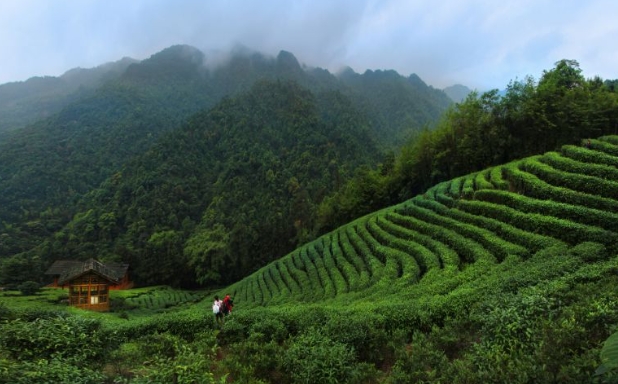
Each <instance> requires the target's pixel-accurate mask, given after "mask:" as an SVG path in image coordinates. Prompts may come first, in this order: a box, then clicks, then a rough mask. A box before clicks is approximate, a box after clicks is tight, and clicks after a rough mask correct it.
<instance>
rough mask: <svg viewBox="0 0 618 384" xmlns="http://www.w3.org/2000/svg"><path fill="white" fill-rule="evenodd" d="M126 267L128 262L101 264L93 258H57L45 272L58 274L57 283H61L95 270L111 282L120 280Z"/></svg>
mask: <svg viewBox="0 0 618 384" xmlns="http://www.w3.org/2000/svg"><path fill="white" fill-rule="evenodd" d="M128 269H129V264H122V263H108V264H103V263H101V262H100V261H98V260H95V259H89V260H86V261H76V260H57V261H56V262H54V264H52V265H51V267H49V269H47V271H46V272H45V274H47V275H56V276H58V284H63V283H65V282H67V281H69V280H72V279H75V278H76V277H79V276H81V275H83V274H85V273H88V272H95V273H96V274H98V275H100V276H101V277H103V278H105V279H107V280H109V281H111V282H113V283H118V282H120V280H122V278H123V277H124V275H125V274H126V273H127V271H128Z"/></svg>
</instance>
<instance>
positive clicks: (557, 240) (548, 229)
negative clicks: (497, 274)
mask: <svg viewBox="0 0 618 384" xmlns="http://www.w3.org/2000/svg"><path fill="white" fill-rule="evenodd" d="M584 242H594V243H597V244H598V245H599V247H604V248H605V250H606V253H607V254H608V255H615V254H616V253H617V251H618V136H606V137H602V138H599V139H597V140H591V141H590V145H589V146H588V145H586V146H581V147H578V146H564V147H563V148H562V149H561V151H560V152H559V153H558V152H549V153H546V154H544V155H541V156H535V157H530V158H526V159H523V160H520V161H515V162H512V163H509V164H506V165H504V166H498V167H494V168H491V169H487V170H484V171H481V172H478V173H474V174H470V175H467V176H464V177H460V178H456V179H453V180H451V181H448V182H444V183H441V184H438V185H436V186H435V187H433V188H431V189H429V190H428V191H427V192H426V193H425V194H423V195H419V196H416V197H414V198H413V199H411V200H408V201H406V202H403V203H401V204H399V205H396V206H393V207H390V208H387V209H384V210H381V211H378V212H375V213H373V214H370V215H368V216H365V217H363V218H360V219H358V220H356V221H354V222H352V223H349V224H347V225H345V226H343V227H341V228H339V229H337V230H335V231H333V232H331V233H329V234H327V235H324V236H322V237H320V238H318V239H316V240H315V241H313V242H311V243H309V244H307V245H305V246H303V247H301V248H299V249H297V250H296V251H294V252H292V253H291V254H288V255H286V256H285V257H283V258H281V259H279V260H277V261H276V262H273V263H271V264H269V265H268V266H266V267H264V268H262V269H261V270H259V271H257V272H256V273H254V274H253V275H251V276H249V277H247V278H245V279H244V280H241V281H240V282H238V283H236V284H234V285H233V286H232V287H230V288H229V289H230V290H231V291H232V292H234V295H235V299H236V301H237V302H239V303H240V302H242V303H243V304H244V305H248V306H252V305H260V306H263V305H269V304H278V303H285V302H293V301H302V302H312V301H320V300H325V299H330V298H335V297H338V296H340V295H344V294H349V293H355V292H357V293H358V292H363V291H366V290H367V289H369V288H371V290H372V291H374V292H381V291H384V290H389V291H391V292H392V291H396V290H399V289H403V288H405V287H408V286H410V285H411V284H419V283H422V282H423V278H424V277H425V276H426V275H427V273H429V272H430V271H432V270H436V271H438V272H439V271H444V270H450V271H451V272H453V271H458V270H462V269H464V268H466V266H467V265H470V264H471V263H485V264H487V265H493V264H499V263H501V262H503V261H504V260H505V259H507V258H509V259H511V260H512V259H513V258H516V259H520V260H525V259H527V258H529V257H531V256H532V255H533V254H535V253H536V252H539V251H541V250H543V249H547V248H549V247H555V246H563V247H564V246H566V247H570V246H575V245H577V244H580V243H584Z"/></svg>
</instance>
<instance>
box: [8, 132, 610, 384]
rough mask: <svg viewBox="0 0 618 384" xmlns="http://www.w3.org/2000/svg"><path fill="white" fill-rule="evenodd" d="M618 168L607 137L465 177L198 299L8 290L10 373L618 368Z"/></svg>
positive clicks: (261, 375) (403, 374)
mask: <svg viewBox="0 0 618 384" xmlns="http://www.w3.org/2000/svg"><path fill="white" fill-rule="evenodd" d="M617 170H618V136H604V137H600V138H598V139H591V140H589V141H588V140H584V141H583V142H582V143H581V145H580V146H573V145H565V146H563V147H562V148H561V150H560V152H547V153H545V154H543V155H539V156H533V157H528V158H525V159H522V160H518V161H514V162H511V163H508V164H505V165H501V166H496V167H492V168H488V169H486V170H483V171H480V172H475V173H471V174H468V175H466V176H462V177H459V178H455V179H452V180H450V181H447V182H443V183H440V184H438V185H435V186H434V187H432V188H430V189H428V190H427V191H426V192H425V193H423V194H421V195H418V196H415V197H414V198H412V199H409V200H407V201H404V202H402V203H401V204H398V205H395V206H392V207H389V208H387V209H383V210H380V211H377V212H374V213H372V214H370V215H367V216H365V217H362V218H359V219H357V220H355V221H353V222H351V223H349V224H347V225H344V226H342V227H340V228H338V229H337V230H335V231H333V232H330V233H328V234H326V235H324V236H322V237H320V238H318V239H316V240H315V241H312V242H310V243H308V244H306V245H304V246H302V247H300V248H298V249H296V250H294V251H293V252H291V253H289V254H287V255H286V256H284V257H282V258H280V259H278V260H276V261H274V262H272V263H270V264H268V265H266V266H265V267H263V268H262V269H260V270H258V271H257V272H255V273H253V274H251V275H250V276H248V277H246V278H244V279H242V280H240V281H239V282H237V283H235V284H233V285H231V286H229V287H227V288H224V289H221V290H219V292H210V293H209V294H207V297H206V298H205V299H204V300H203V301H201V302H200V303H198V304H195V305H191V304H190V302H191V300H195V299H196V297H200V296H202V295H204V294H206V293H205V292H201V293H196V292H193V293H188V294H182V293H179V292H177V291H173V290H168V289H165V288H160V287H157V288H156V289H152V290H151V289H148V290H139V291H136V292H135V293H133V294H132V293H130V291H127V292H126V293H123V295H122V296H120V295H116V296H112V306H113V307H115V308H116V309H115V310H114V311H115V312H111V313H107V314H94V313H86V312H74V311H73V312H70V313H68V314H67V313H64V314H61V312H49V311H43V310H42V309H36V310H33V309H25V308H19V307H11V301H10V299H9V300H7V299H6V298H3V300H2V301H0V319H2V320H4V321H3V322H2V323H0V328H1V329H0V330H1V331H2V332H0V345H1V346H2V347H3V349H0V351H4V352H0V362H1V363H2V367H3V370H0V379H2V380H5V381H7V380H8V381H10V382H17V383H31V382H43V380H51V379H53V380H57V381H62V380H69V381H74V380H81V381H77V382H84V383H100V382H125V383H146V382H161V383H167V382H186V383H216V382H251V383H308V382H310V383H335V382H346V383H408V382H424V383H447V382H448V383H461V384H463V383H521V384H524V383H530V384H531V383H573V384H575V383H577V384H581V383H614V382H616V380H617V379H618V376H617V375H618V372H617V371H616V370H615V367H616V364H617V363H618V357H617V356H616V354H615V353H614V352H613V349H612V345H613V344H611V340H613V339H610V344H608V348H606V349H604V350H603V353H602V352H601V350H602V347H603V343H604V341H605V340H606V339H608V337H609V336H610V335H611V334H612V333H614V332H615V331H616V330H617V328H618V292H617V291H616V286H618V285H617V284H618V274H617V272H618V220H617V219H618V193H617V192H616V191H618V189H617V188H616V187H617V186H618V171H617ZM225 293H231V294H232V295H233V297H234V303H235V306H234V309H233V312H232V314H231V315H229V316H228V317H227V318H226V319H225V324H224V325H223V326H222V327H221V328H219V327H218V326H217V325H216V324H215V321H214V318H213V315H212V313H211V309H210V306H211V303H212V298H211V297H208V296H214V295H215V294H218V295H219V296H222V295H224V294H225ZM121 297H124V299H122V300H121ZM19 302H20V303H22V302H23V300H21V301H19ZM48 306H49V304H47V306H45V308H48ZM65 310H66V309H65ZM85 338H87V339H88V340H89V342H88V343H87V344H84V343H83V342H78V340H84V339H85ZM614 339H615V337H614ZM614 344H615V343H614ZM86 351H88V353H86ZM601 356H603V359H602V358H601Z"/></svg>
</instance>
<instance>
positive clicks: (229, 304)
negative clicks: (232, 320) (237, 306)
mask: <svg viewBox="0 0 618 384" xmlns="http://www.w3.org/2000/svg"><path fill="white" fill-rule="evenodd" d="M232 308H234V302H233V301H232V298H231V297H230V294H229V293H228V294H226V295H225V297H224V298H223V315H224V316H227V315H229V314H230V313H232Z"/></svg>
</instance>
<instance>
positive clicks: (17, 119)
mask: <svg viewBox="0 0 618 384" xmlns="http://www.w3.org/2000/svg"><path fill="white" fill-rule="evenodd" d="M135 62H136V61H135V60H133V59H130V58H123V59H121V60H119V61H116V62H112V63H107V64H103V65H100V66H98V67H96V68H90V69H84V68H74V69H71V70H69V71H67V72H65V73H64V74H63V75H62V76H59V77H52V76H47V77H33V78H31V79H28V80H26V81H23V82H14V83H7V84H2V85H0V134H2V133H3V132H8V131H12V130H15V129H18V128H22V127H25V126H27V125H29V124H32V123H34V122H36V121H38V120H41V119H44V118H46V117H49V116H52V115H54V114H55V113H57V112H59V111H60V110H61V109H62V108H64V107H65V106H67V105H69V104H71V103H72V102H74V101H76V100H78V99H80V98H83V97H85V96H86V95H87V94H88V93H89V92H92V91H93V90H94V89H96V88H98V87H99V86H100V85H102V84H104V83H105V82H107V81H110V80H113V79H115V78H117V77H118V76H120V75H121V74H122V73H123V72H124V70H125V69H126V68H127V67H128V66H129V65H130V64H132V63H135Z"/></svg>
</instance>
